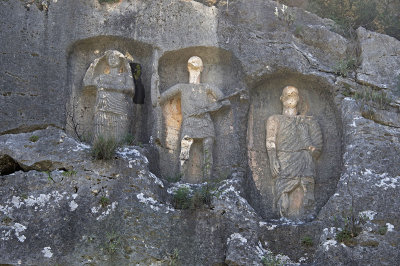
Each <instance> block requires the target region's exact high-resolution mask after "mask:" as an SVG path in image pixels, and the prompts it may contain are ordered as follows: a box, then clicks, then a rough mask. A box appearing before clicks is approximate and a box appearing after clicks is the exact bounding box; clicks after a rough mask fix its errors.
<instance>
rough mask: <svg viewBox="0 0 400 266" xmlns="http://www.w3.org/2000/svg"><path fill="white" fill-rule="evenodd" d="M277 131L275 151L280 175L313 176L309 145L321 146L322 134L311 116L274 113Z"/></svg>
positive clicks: (313, 170)
mask: <svg viewBox="0 0 400 266" xmlns="http://www.w3.org/2000/svg"><path fill="white" fill-rule="evenodd" d="M276 118H277V120H278V121H279V123H278V132H277V135H276V153H277V157H278V159H279V162H280V164H281V171H280V174H279V175H280V177H295V176H298V177H304V176H314V175H315V167H314V162H313V159H312V156H311V154H310V151H309V150H308V147H309V146H314V147H316V148H317V149H321V148H322V135H321V130H320V128H319V125H318V124H317V122H316V121H315V120H314V119H312V117H305V116H286V115H276Z"/></svg>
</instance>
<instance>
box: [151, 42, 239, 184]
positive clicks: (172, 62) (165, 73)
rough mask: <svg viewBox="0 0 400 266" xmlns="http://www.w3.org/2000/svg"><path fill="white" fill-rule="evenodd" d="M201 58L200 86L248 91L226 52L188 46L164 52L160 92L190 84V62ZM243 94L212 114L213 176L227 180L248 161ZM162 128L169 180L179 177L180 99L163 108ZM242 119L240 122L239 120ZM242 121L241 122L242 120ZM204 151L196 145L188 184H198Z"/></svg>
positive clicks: (163, 162) (162, 166)
mask: <svg viewBox="0 0 400 266" xmlns="http://www.w3.org/2000/svg"><path fill="white" fill-rule="evenodd" d="M192 56H199V57H200V58H201V59H202V61H203V64H204V70H203V72H202V74H201V81H200V82H201V83H208V84H212V85H214V86H216V87H218V88H219V89H220V90H221V91H222V92H223V93H224V95H225V96H228V95H231V94H233V93H234V92H235V91H237V90H240V89H245V85H244V84H243V82H242V70H241V64H240V63H239V61H238V60H237V59H236V58H235V57H234V56H233V55H232V53H230V52H229V51H227V50H224V49H221V48H217V47H188V48H184V49H180V50H175V51H168V52H165V53H164V54H163V55H162V56H161V58H160V60H159V64H158V74H159V81H160V82H159V90H160V93H163V92H164V91H166V90H167V89H169V88H171V87H172V86H174V85H176V84H180V83H183V84H188V83H189V73H188V70H187V62H188V59H189V58H190V57H192ZM239 98H240V95H239V94H237V95H236V96H233V97H231V98H230V99H229V100H230V101H231V107H229V108H225V109H223V110H221V111H218V112H216V113H215V114H212V120H213V122H214V128H215V142H214V149H213V162H214V163H213V170H214V171H213V176H214V177H218V178H221V177H226V176H227V175H228V174H229V173H230V172H231V170H232V167H233V166H242V167H245V166H244V165H242V164H244V163H245V162H246V154H245V152H243V151H245V150H246V148H245V144H244V143H245V142H246V139H245V134H246V126H243V125H246V121H245V120H247V116H246V117H242V116H241V115H240V114H238V113H240V112H242V113H246V112H247V102H245V103H244V102H243V101H242V100H240V99H239ZM161 107H162V108H161V109H162V117H163V119H162V120H163V122H162V129H161V145H160V170H161V172H162V174H163V175H164V176H166V177H174V176H176V175H178V174H179V153H180V148H181V147H180V130H181V123H182V114H181V100H180V99H179V98H174V99H173V100H170V101H169V102H168V103H166V104H164V105H163V106H161ZM240 119H241V120H240ZM239 120H240V121H239ZM242 120H243V121H242ZM241 151H242V152H241ZM202 152H203V151H202V148H201V143H200V142H196V140H195V142H194V144H193V145H192V148H191V154H190V156H191V158H193V167H194V168H193V169H191V175H192V176H194V178H193V180H185V181H187V182H192V183H197V182H199V180H200V179H199V178H198V177H195V176H196V175H199V174H201V173H199V171H201V169H202V168H203V167H204V166H203V165H201V158H202V156H203V154H202Z"/></svg>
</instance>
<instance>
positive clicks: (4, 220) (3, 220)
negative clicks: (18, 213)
mask: <svg viewBox="0 0 400 266" xmlns="http://www.w3.org/2000/svg"><path fill="white" fill-rule="evenodd" d="M1 222H2V223H3V224H5V225H9V224H10V223H11V222H12V219H11V218H10V217H8V216H5V217H4V218H3V219H1Z"/></svg>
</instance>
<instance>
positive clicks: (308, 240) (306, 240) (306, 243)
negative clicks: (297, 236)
mask: <svg viewBox="0 0 400 266" xmlns="http://www.w3.org/2000/svg"><path fill="white" fill-rule="evenodd" d="M301 244H302V245H304V246H307V247H311V246H312V245H313V244H314V243H313V239H312V238H311V236H305V237H303V238H302V239H301Z"/></svg>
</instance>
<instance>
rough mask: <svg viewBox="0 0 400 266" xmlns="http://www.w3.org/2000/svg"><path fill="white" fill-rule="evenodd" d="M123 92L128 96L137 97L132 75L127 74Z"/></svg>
mask: <svg viewBox="0 0 400 266" xmlns="http://www.w3.org/2000/svg"><path fill="white" fill-rule="evenodd" d="M124 76H125V82H124V87H123V91H124V93H126V94H131V95H135V85H134V84H133V77H132V75H131V74H126V75H124Z"/></svg>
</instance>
